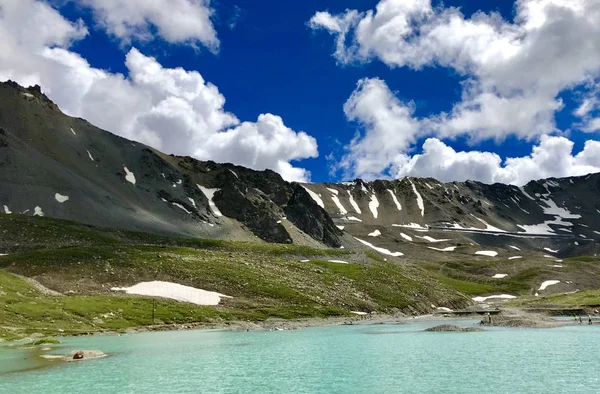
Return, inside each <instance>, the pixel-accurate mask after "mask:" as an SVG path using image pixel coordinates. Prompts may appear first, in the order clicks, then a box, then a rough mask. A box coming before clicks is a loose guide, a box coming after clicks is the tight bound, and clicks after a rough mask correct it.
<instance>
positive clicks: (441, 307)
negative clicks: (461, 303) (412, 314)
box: [435, 306, 454, 312]
mask: <svg viewBox="0 0 600 394" xmlns="http://www.w3.org/2000/svg"><path fill="white" fill-rule="evenodd" d="M435 309H437V310H438V311H442V312H454V311H453V310H452V309H450V308H446V307H445V306H439V307H437V308H435Z"/></svg>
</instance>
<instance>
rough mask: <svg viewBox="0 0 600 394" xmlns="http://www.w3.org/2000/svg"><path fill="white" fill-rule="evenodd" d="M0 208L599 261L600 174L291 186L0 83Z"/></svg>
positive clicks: (241, 236)
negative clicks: (184, 152) (177, 151)
mask: <svg viewBox="0 0 600 394" xmlns="http://www.w3.org/2000/svg"><path fill="white" fill-rule="evenodd" d="M0 209H3V210H4V212H5V213H14V214H24V215H33V216H42V215H46V216H50V217H56V218H62V219H70V220H75V221H79V222H82V223H88V224H93V225H101V226H106V227H115V228H122V229H129V230H140V231H147V232H152V233H158V234H171V235H182V236H192V237H210V238H220V239H233V240H264V241H267V242H275V243H296V244H303V245H310V246H328V247H334V248H339V247H345V248H351V249H357V248H360V249H374V250H375V251H377V252H379V253H381V254H383V255H385V256H387V257H389V258H392V259H400V258H411V259H419V260H427V261H445V260H449V261H453V260H456V259H462V258H464V256H465V255H468V256H471V257H474V258H476V257H477V256H483V257H496V256H504V257H506V258H513V257H514V258H516V257H519V255H521V254H523V253H519V251H531V252H538V253H539V256H540V257H542V256H546V258H554V259H556V260H560V259H561V258H565V257H569V256H578V255H592V254H596V253H598V243H597V240H598V239H600V174H593V175H588V176H584V177H575V178H564V179H547V180H540V181H534V182H530V183H529V184H527V185H526V186H524V187H516V186H511V185H503V184H494V185H486V184H482V183H479V182H470V181H469V182H462V183H457V182H453V183H448V184H442V183H440V182H438V181H436V180H434V179H418V178H405V179H401V180H394V181H382V180H378V181H374V182H363V181H361V180H356V181H354V182H350V183H341V184H304V185H300V184H297V183H289V182H285V181H284V180H283V179H282V178H281V177H280V176H279V175H278V174H276V173H274V172H272V171H268V170H267V171H254V170H250V169H247V168H243V167H239V166H235V165H232V164H217V163H214V162H201V161H198V160H195V159H192V158H189V157H177V156H173V155H166V154H163V153H161V152H158V151H156V150H154V149H152V148H149V147H147V146H145V145H143V144H140V143H137V142H133V141H129V140H127V139H124V138H121V137H117V136H115V135H113V134H111V133H109V132H107V131H104V130H101V129H98V128H96V127H94V126H93V125H91V124H89V123H88V122H86V121H85V120H83V119H76V118H72V117H69V116H67V115H65V114H63V113H62V112H61V111H60V109H59V108H58V107H57V106H56V105H54V103H52V102H51V101H50V100H49V99H48V98H47V97H46V96H45V95H44V94H43V93H42V92H41V90H40V88H39V87H32V88H28V89H25V88H22V87H20V86H19V85H17V84H15V83H12V82H8V83H3V84H0ZM458 255H460V256H458ZM457 256H458V257H457ZM521 257H522V256H521Z"/></svg>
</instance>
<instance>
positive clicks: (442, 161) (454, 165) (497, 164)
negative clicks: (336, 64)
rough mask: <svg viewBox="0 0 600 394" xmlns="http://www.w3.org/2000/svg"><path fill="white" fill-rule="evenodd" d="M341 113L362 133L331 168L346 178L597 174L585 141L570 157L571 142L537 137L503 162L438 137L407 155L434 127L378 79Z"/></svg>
mask: <svg viewBox="0 0 600 394" xmlns="http://www.w3.org/2000/svg"><path fill="white" fill-rule="evenodd" d="M586 100H587V99H586ZM582 105H584V104H582ZM344 111H345V113H346V117H347V118H348V120H350V121H354V122H357V123H358V124H359V126H360V129H361V130H362V133H359V134H357V135H356V136H355V138H354V139H353V140H352V141H351V142H350V144H348V145H347V146H346V153H345V155H344V156H343V157H342V159H341V160H340V161H339V162H338V163H337V164H336V165H335V166H334V167H335V168H334V170H341V171H343V174H344V177H346V178H355V177H360V178H365V179H375V178H378V177H386V178H399V177H403V176H425V177H434V178H437V179H439V180H442V181H453V180H459V181H464V180H468V179H471V180H479V181H482V182H486V183H494V182H503V183H513V184H524V183H526V182H527V181H529V180H531V179H539V178H545V177H552V176H554V177H561V176H576V175H584V174H587V173H591V172H599V171H600V159H599V158H600V156H599V155H600V142H598V141H594V140H589V141H587V142H586V144H585V148H584V149H583V151H582V152H580V153H578V154H577V155H573V142H571V141H570V140H568V139H567V138H564V137H557V136H547V135H542V136H541V138H540V140H539V144H538V145H535V146H534V147H533V149H532V153H531V155H529V156H526V157H517V158H507V159H506V160H505V161H503V160H502V158H501V157H500V156H499V155H498V154H496V153H493V152H480V151H466V152H457V151H455V150H454V149H453V148H452V147H451V146H449V145H447V144H446V143H444V142H442V141H441V140H440V139H438V138H428V139H426V140H425V142H424V143H423V145H422V150H423V152H422V153H421V154H417V155H414V156H411V155H410V152H411V151H412V150H414V149H415V144H416V142H417V141H418V140H419V139H422V138H424V137H426V136H427V135H431V134H435V128H432V126H431V122H432V121H431V119H418V118H416V117H415V116H414V104H413V103H403V102H401V101H400V100H399V99H398V98H397V97H396V96H395V95H394V94H393V92H392V91H391V90H390V89H389V87H388V86H387V85H386V84H385V82H384V81H382V80H380V79H363V80H361V81H359V83H358V85H357V87H356V90H355V91H354V93H353V94H352V96H351V97H350V98H349V99H348V101H347V102H346V104H345V106H344ZM578 111H580V110H578ZM580 112H581V111H580ZM492 115H493V114H490V116H492ZM508 115H509V114H506V116H508ZM512 116H518V115H517V114H513V115H512ZM582 116H583V114H582Z"/></svg>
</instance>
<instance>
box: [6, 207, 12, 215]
mask: <svg viewBox="0 0 600 394" xmlns="http://www.w3.org/2000/svg"><path fill="white" fill-rule="evenodd" d="M4 213H5V214H7V215H10V214H11V213H12V212H11V211H10V209H8V207H7V206H6V205H5V206H4Z"/></svg>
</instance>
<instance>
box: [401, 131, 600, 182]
mask: <svg viewBox="0 0 600 394" xmlns="http://www.w3.org/2000/svg"><path fill="white" fill-rule="evenodd" d="M594 172H600V142H598V141H592V140H590V141H587V142H586V144H585V147H584V149H583V150H582V151H581V152H579V153H578V154H576V155H573V142H572V141H569V140H568V139H566V138H564V137H548V136H543V137H542V138H541V141H540V143H539V145H536V146H534V147H533V149H532V152H531V154H530V155H528V156H524V157H516V158H507V159H506V160H505V161H504V162H502V159H501V158H500V156H498V155H497V154H495V153H491V152H479V151H469V152H457V151H456V150H454V149H453V148H452V147H450V146H448V145H446V144H445V143H443V142H442V141H440V140H438V139H437V138H429V139H427V140H426V141H425V142H424V143H423V153H421V154H418V155H414V156H413V157H411V158H407V164H406V165H404V166H402V167H401V168H399V169H398V171H397V172H396V173H394V177H402V176H424V177H434V178H436V179H439V180H441V181H444V182H449V181H465V180H468V179H474V180H479V181H482V182H485V183H494V182H501V183H510V184H515V185H523V184H525V183H527V182H528V181H530V180H532V179H542V178H548V177H566V176H580V175H586V174H589V173H594Z"/></svg>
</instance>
